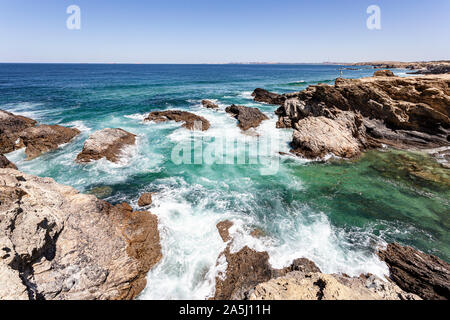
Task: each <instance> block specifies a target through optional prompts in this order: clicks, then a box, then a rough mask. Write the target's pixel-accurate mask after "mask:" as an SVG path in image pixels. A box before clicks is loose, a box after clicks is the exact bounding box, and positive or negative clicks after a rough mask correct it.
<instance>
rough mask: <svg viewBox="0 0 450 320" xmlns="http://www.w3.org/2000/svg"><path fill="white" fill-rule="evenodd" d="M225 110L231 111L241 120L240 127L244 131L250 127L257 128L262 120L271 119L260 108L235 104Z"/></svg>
mask: <svg viewBox="0 0 450 320" xmlns="http://www.w3.org/2000/svg"><path fill="white" fill-rule="evenodd" d="M225 111H226V112H228V113H230V114H231V115H232V116H233V117H235V118H236V119H237V120H238V121H239V123H238V127H239V128H241V129H242V130H243V131H247V130H249V129H250V128H257V127H258V126H259V125H260V124H261V122H263V121H264V120H267V119H269V118H268V117H267V116H266V115H265V114H264V113H262V112H261V111H260V110H259V109H258V108H250V107H245V106H237V105H234V104H233V105H231V106H230V107H227V108H226V109H225Z"/></svg>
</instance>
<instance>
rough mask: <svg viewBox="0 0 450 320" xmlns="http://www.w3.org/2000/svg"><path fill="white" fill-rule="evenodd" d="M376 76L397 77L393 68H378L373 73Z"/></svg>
mask: <svg viewBox="0 0 450 320" xmlns="http://www.w3.org/2000/svg"><path fill="white" fill-rule="evenodd" d="M373 76H374V77H395V74H394V73H393V72H392V71H391V70H378V71H375V73H374V74H373Z"/></svg>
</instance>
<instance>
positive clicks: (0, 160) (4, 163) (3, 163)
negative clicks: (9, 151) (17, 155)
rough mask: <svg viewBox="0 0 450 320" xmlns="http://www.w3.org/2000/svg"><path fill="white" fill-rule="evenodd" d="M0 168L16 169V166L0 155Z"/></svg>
mask: <svg viewBox="0 0 450 320" xmlns="http://www.w3.org/2000/svg"><path fill="white" fill-rule="evenodd" d="M0 168H10V169H17V167H16V165H15V164H14V163H12V162H11V161H9V160H8V158H6V157H5V156H4V155H2V154H1V153H0Z"/></svg>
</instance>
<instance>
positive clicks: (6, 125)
mask: <svg viewBox="0 0 450 320" xmlns="http://www.w3.org/2000/svg"><path fill="white" fill-rule="evenodd" d="M36 123H37V122H36V121H35V120H33V119H30V118H27V117H23V116H17V115H14V114H12V113H10V112H7V111H3V110H0V153H9V152H12V151H14V150H16V149H20V148H22V147H23V145H21V144H20V143H19V134H20V133H21V132H22V131H23V130H25V129H26V128H30V127H34V126H35V125H36Z"/></svg>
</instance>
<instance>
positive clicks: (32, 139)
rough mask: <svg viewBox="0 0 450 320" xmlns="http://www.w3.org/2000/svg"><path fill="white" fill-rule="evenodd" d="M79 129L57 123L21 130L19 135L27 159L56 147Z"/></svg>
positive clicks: (65, 141)
mask: <svg viewBox="0 0 450 320" xmlns="http://www.w3.org/2000/svg"><path fill="white" fill-rule="evenodd" d="M79 134H80V130H78V129H73V128H66V127H61V126H58V125H52V126H50V125H40V126H37V127H31V128H27V129H25V130H23V131H22V132H21V133H20V135H19V137H20V139H21V140H22V142H23V144H24V146H25V147H26V149H25V153H26V155H27V160H31V159H34V158H36V157H39V156H40V155H42V154H43V153H46V152H49V151H52V150H55V149H57V148H58V147H59V146H60V145H61V144H64V143H67V142H69V141H71V140H72V139H73V138H74V137H76V136H77V135H79Z"/></svg>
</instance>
